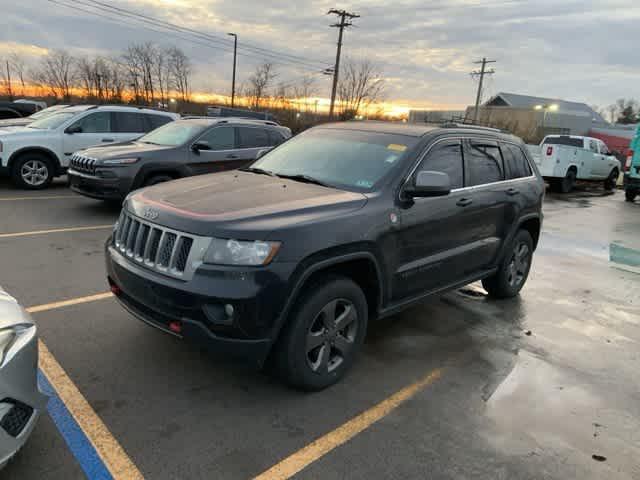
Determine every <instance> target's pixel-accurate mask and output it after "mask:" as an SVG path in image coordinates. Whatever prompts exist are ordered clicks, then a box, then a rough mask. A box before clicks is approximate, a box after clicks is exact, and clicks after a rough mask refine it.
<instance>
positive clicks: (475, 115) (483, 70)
mask: <svg viewBox="0 0 640 480" xmlns="http://www.w3.org/2000/svg"><path fill="white" fill-rule="evenodd" d="M473 63H475V64H482V67H481V68H480V71H478V70H474V71H473V72H471V76H472V77H480V81H479V82H478V95H476V108H475V110H474V111H473V123H478V109H479V108H480V97H481V96H482V83H483V82H484V76H485V75H493V74H494V73H496V71H495V70H494V69H493V68H492V69H491V70H487V64H489V63H496V60H487V59H486V58H483V59H482V60H478V61H477V62H473Z"/></svg>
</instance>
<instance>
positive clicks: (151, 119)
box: [145, 113, 172, 131]
mask: <svg viewBox="0 0 640 480" xmlns="http://www.w3.org/2000/svg"><path fill="white" fill-rule="evenodd" d="M145 117H146V118H147V123H148V125H149V126H148V131H151V130H155V129H156V128H159V127H161V126H162V125H166V124H167V123H169V122H171V121H172V118H171V117H168V116H166V115H151V114H149V113H147V114H145Z"/></svg>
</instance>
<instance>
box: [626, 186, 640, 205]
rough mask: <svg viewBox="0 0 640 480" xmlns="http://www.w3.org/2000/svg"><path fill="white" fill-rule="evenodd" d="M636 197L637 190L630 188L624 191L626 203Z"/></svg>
mask: <svg viewBox="0 0 640 480" xmlns="http://www.w3.org/2000/svg"><path fill="white" fill-rule="evenodd" d="M637 195H638V191H637V190H631V189H630V188H629V189H627V190H625V191H624V198H626V199H627V202H633V201H634V200H635V199H636V196H637Z"/></svg>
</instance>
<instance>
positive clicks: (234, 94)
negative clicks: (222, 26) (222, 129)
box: [227, 33, 238, 108]
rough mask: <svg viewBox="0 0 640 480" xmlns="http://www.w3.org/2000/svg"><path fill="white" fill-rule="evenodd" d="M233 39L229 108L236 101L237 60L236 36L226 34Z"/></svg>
mask: <svg viewBox="0 0 640 480" xmlns="http://www.w3.org/2000/svg"><path fill="white" fill-rule="evenodd" d="M227 35H229V36H230V37H233V80H232V82H231V108H233V107H234V105H235V101H236V59H237V58H238V56H237V54H238V35H236V34H235V33H227Z"/></svg>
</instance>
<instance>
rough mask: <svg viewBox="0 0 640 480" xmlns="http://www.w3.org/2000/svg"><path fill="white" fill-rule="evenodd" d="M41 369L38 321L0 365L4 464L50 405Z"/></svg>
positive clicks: (0, 449)
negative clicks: (41, 385)
mask: <svg viewBox="0 0 640 480" xmlns="http://www.w3.org/2000/svg"><path fill="white" fill-rule="evenodd" d="M25 316H26V317H27V315H26V314H25ZM27 318H28V317H27ZM37 371H38V338H37V335H36V327H35V325H34V326H33V327H31V328H30V329H28V330H27V331H25V332H23V333H22V334H21V337H19V339H18V340H16V342H15V343H14V345H13V346H12V347H11V349H10V351H9V353H8V355H7V359H6V360H5V363H4V364H3V365H2V367H0V468H1V467H3V466H4V465H5V464H6V463H7V462H8V461H9V460H10V459H11V458H12V457H13V456H14V455H15V454H16V453H17V452H18V450H20V448H22V446H23V445H24V443H25V442H26V441H27V439H28V438H29V435H30V434H31V432H32V431H33V428H34V427H35V425H36V422H37V420H38V418H39V417H40V415H41V414H42V412H43V411H44V410H45V408H46V406H47V397H46V396H45V395H43V394H42V393H41V392H40V390H39V389H38V380H37Z"/></svg>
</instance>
